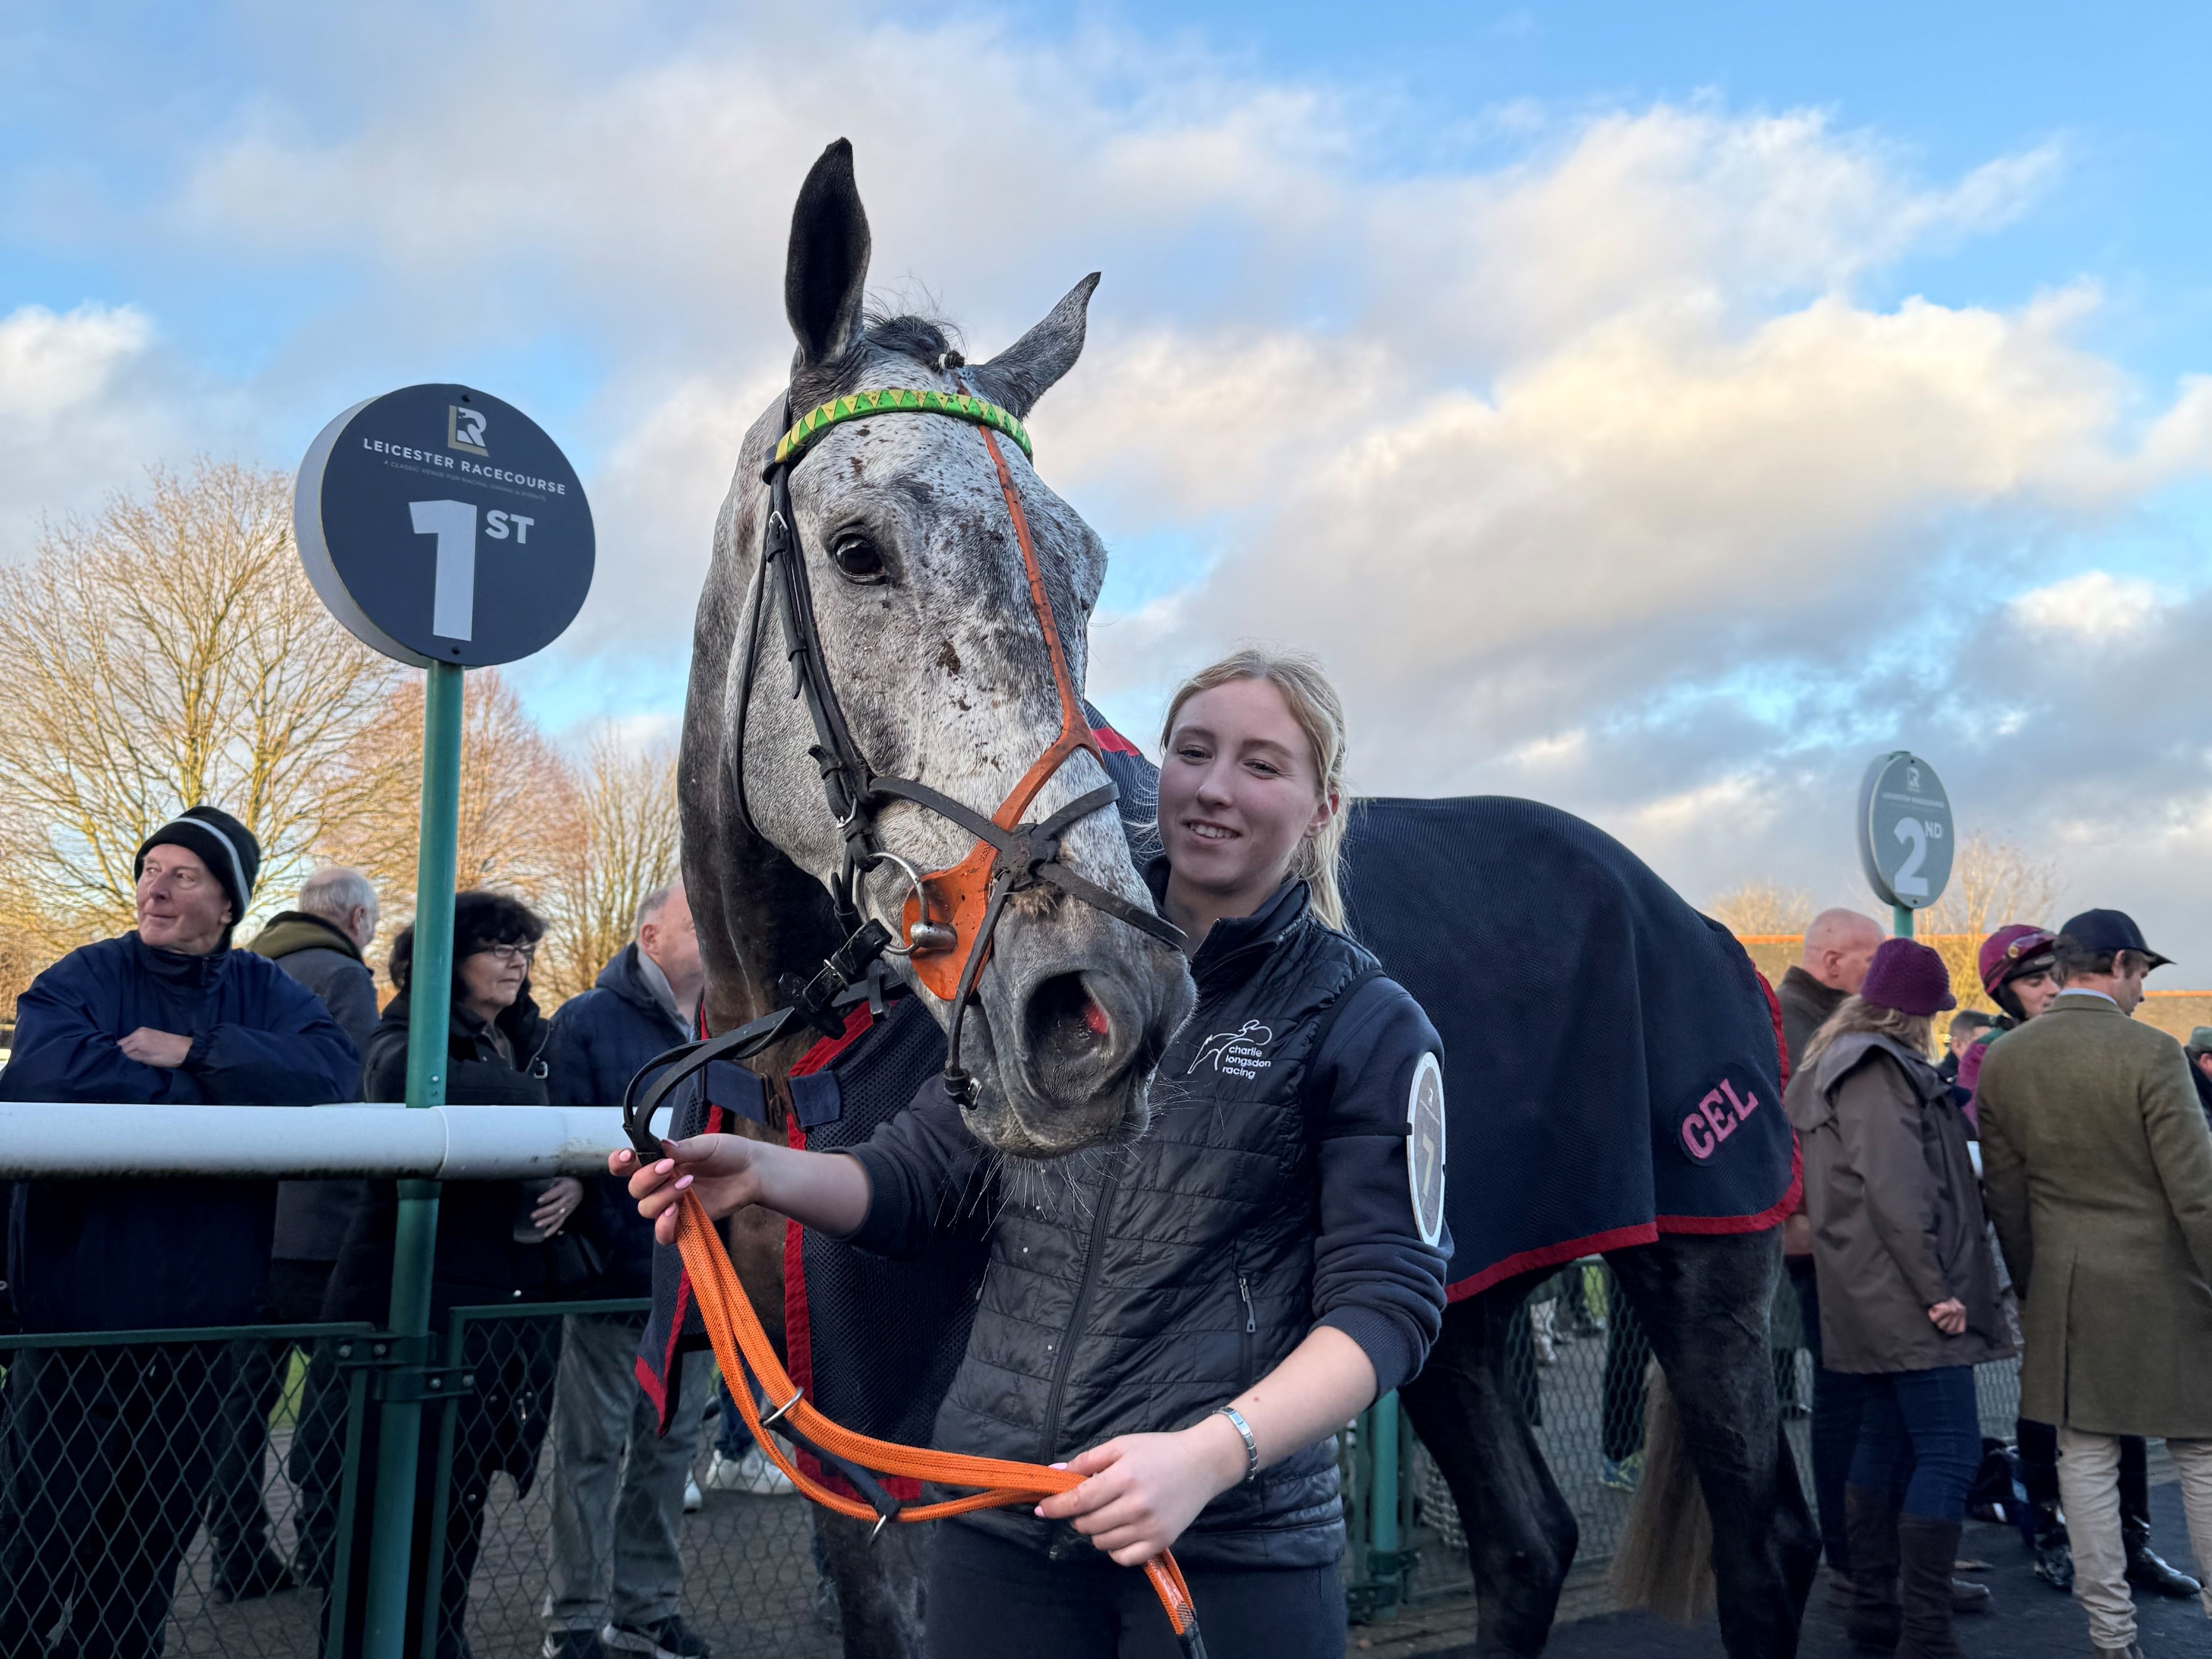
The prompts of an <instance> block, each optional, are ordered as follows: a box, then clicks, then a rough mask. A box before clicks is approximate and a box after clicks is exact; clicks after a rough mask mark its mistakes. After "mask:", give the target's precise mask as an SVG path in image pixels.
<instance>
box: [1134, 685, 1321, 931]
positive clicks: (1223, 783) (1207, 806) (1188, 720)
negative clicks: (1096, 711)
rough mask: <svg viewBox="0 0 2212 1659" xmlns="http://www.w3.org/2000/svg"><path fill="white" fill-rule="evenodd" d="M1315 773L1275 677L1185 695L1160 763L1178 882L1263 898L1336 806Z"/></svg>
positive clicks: (1164, 816) (1164, 822) (1164, 836)
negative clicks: (1324, 793) (1185, 697)
mask: <svg viewBox="0 0 2212 1659" xmlns="http://www.w3.org/2000/svg"><path fill="white" fill-rule="evenodd" d="M1317 773H1318V769H1317V768H1316V764H1315V762H1314V754H1313V746H1312V745H1311V744H1309V743H1308V742H1307V741H1306V735H1305V733H1304V731H1303V730H1301V729H1300V727H1299V726H1298V723H1297V720H1296V719H1295V718H1293V717H1292V715H1291V709H1290V705H1289V704H1288V703H1287V702H1285V701H1284V700H1283V694H1282V693H1281V692H1280V691H1279V690H1277V689H1276V688H1275V685H1274V683H1273V681H1271V680H1265V679H1249V680H1231V682H1230V683H1229V684H1226V685H1217V686H1214V687H1213V688H1212V689H1211V690H1205V691H1200V692H1197V693H1195V694H1194V695H1193V696H1191V697H1189V698H1188V700H1187V701H1186V702H1184V703H1183V705H1182V708H1179V709H1177V710H1176V716H1175V725H1174V727H1173V729H1172V730H1171V731H1170V732H1169V733H1168V744H1167V753H1166V755H1165V756H1164V757H1162V759H1161V762H1160V840H1161V842H1162V844H1163V846H1164V848H1166V851H1167V855H1168V862H1169V864H1170V866H1172V867H1173V869H1174V872H1175V876H1176V880H1177V881H1179V882H1183V883H1188V884H1189V885H1191V886H1192V887H1194V888H1196V889H1199V890H1201V891H1205V892H1207V893H1212V894H1216V895H1219V896H1231V895H1236V896H1241V897H1243V898H1246V899H1248V900H1249V901H1251V902H1253V903H1255V904H1256V903H1257V902H1258V901H1259V900H1261V899H1263V898H1265V897H1266V896H1267V894H1268V893H1271V892H1273V890H1275V888H1276V887H1277V886H1279V885H1280V884H1281V883H1282V880H1283V878H1284V877H1285V875H1286V874H1287V873H1288V872H1289V869H1290V863H1291V855H1292V854H1294V853H1296V852H1297V847H1298V843H1299V842H1302V841H1304V839H1305V838H1306V837H1307V836H1309V835H1311V834H1312V833H1314V831H1316V829H1319V828H1320V827H1321V826H1322V824H1323V823H1327V822H1328V817H1329V814H1330V813H1331V812H1332V811H1334V808H1335V805H1336V803H1335V802H1334V800H1331V799H1327V798H1326V797H1325V796H1324V795H1323V793H1322V787H1321V781H1320V779H1319V777H1318V775H1317Z"/></svg>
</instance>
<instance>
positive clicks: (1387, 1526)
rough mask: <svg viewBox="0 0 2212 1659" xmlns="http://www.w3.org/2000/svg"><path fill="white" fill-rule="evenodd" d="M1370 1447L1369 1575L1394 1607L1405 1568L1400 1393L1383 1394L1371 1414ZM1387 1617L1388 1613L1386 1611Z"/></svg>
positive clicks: (1385, 1603) (1385, 1601)
mask: <svg viewBox="0 0 2212 1659" xmlns="http://www.w3.org/2000/svg"><path fill="white" fill-rule="evenodd" d="M1368 1421H1369V1433H1370V1435H1371V1436H1372V1437H1373V1443H1372V1444H1371V1445H1370V1446H1369V1448H1368V1456H1369V1459H1370V1462H1369V1468H1370V1469H1372V1470H1373V1472H1374V1473H1373V1476H1372V1480H1373V1486H1372V1487H1371V1488H1370V1496H1369V1498H1368V1510H1367V1514H1368V1533H1367V1541H1368V1558H1367V1571H1368V1576H1369V1577H1370V1578H1371V1579H1373V1580H1374V1582H1375V1587H1376V1593H1377V1597H1378V1599H1379V1601H1380V1602H1381V1609H1378V1610H1382V1609H1389V1608H1392V1607H1395V1603H1396V1601H1397V1599H1398V1598H1397V1590H1398V1581H1399V1578H1400V1577H1401V1575H1402V1573H1403V1571H1404V1568H1403V1566H1402V1565H1401V1563H1400V1561H1399V1559H1398V1556H1399V1550H1400V1547H1401V1543H1402V1540H1401V1538H1400V1536H1399V1533H1398V1455H1399V1453H1398V1396H1397V1395H1396V1394H1395V1392H1394V1393H1390V1394H1386V1395H1383V1397H1382V1398H1381V1399H1380V1400H1377V1401H1376V1402H1375V1407H1374V1409H1373V1410H1372V1411H1371V1412H1370V1413H1368ZM1386 1616H1387V1614H1386Z"/></svg>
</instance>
